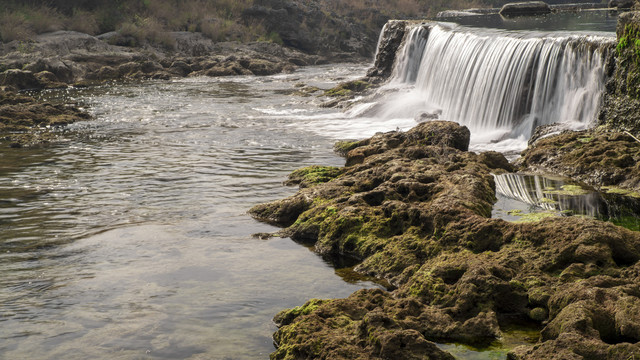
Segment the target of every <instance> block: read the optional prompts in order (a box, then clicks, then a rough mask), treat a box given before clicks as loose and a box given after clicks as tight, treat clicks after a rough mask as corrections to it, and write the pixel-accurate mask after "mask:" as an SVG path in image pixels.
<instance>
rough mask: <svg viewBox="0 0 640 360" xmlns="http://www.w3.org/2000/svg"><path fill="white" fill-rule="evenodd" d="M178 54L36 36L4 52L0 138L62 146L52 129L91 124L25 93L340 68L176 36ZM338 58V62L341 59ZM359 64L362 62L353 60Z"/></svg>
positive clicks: (273, 47)
mask: <svg viewBox="0 0 640 360" xmlns="http://www.w3.org/2000/svg"><path fill="white" fill-rule="evenodd" d="M170 36H171V37H172V41H173V44H174V45H175V47H174V48H172V49H170V50H168V49H163V48H154V47H150V46H145V47H137V48H134V47H129V46H121V45H117V44H118V43H123V42H125V41H126V39H121V38H118V37H119V35H118V34H116V33H112V34H106V35H103V36H99V37H95V36H91V35H87V34H83V33H78V32H73V31H58V32H53V33H46V34H42V35H38V36H36V37H35V38H34V40H33V41H29V42H21V41H13V42H10V43H6V44H2V45H1V47H0V138H2V139H4V140H7V141H8V142H9V144H10V145H11V146H14V147H22V146H32V145H36V144H45V143H49V142H52V141H56V139H57V138H58V136H57V135H56V134H54V132H53V131H52V129H55V128H57V127H60V126H61V125H63V124H69V123H71V122H75V121H79V120H83V119H87V118H88V115H87V114H86V113H84V112H83V111H81V110H79V109H77V108H75V107H74V106H73V105H52V104H47V103H39V102H38V101H36V100H35V99H34V98H32V97H29V96H26V95H17V92H18V91H23V90H44V89H53V88H65V87H68V86H86V85H94V84H100V83H103V82H105V81H112V80H125V79H170V78H172V77H186V76H231V75H270V74H276V73H280V72H288V71H293V70H294V69H295V68H296V67H298V66H305V65H312V64H321V63H326V62H327V61H329V60H336V59H337V58H336V57H334V56H333V55H329V54H327V55H326V56H320V55H309V54H306V53H303V52H300V51H297V50H294V49H291V48H288V47H285V46H282V45H278V44H276V43H272V42H254V43H248V44H241V43H237V42H214V41H212V40H211V39H208V38H205V37H204V36H202V34H200V33H189V32H174V33H170ZM338 58H339V57H338ZM354 59H355V60H358V59H359V58H358V57H355V58H354Z"/></svg>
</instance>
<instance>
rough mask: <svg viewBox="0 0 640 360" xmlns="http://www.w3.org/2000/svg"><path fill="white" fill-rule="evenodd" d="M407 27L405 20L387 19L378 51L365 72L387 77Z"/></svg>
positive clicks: (368, 74)
mask: <svg viewBox="0 0 640 360" xmlns="http://www.w3.org/2000/svg"><path fill="white" fill-rule="evenodd" d="M406 28H407V22H406V21H401V20H394V21H389V22H388V23H387V24H386V25H385V27H384V28H383V32H382V34H381V37H382V38H381V40H380V44H379V45H378V53H377V54H376V58H375V63H374V64H373V67H372V68H371V69H369V71H368V72H367V76H369V77H380V78H385V79H386V78H387V77H389V75H391V72H392V71H393V63H394V61H395V59H396V55H397V53H398V48H399V47H400V44H402V39H403V37H404V34H405V31H406Z"/></svg>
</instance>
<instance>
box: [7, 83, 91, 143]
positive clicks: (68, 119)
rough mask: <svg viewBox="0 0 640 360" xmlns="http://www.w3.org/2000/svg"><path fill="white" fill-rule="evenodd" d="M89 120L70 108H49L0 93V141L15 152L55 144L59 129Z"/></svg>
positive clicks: (53, 106) (47, 104) (57, 106)
mask: <svg viewBox="0 0 640 360" xmlns="http://www.w3.org/2000/svg"><path fill="white" fill-rule="evenodd" d="M90 117H91V116H90V115H89V114H88V113H87V112H85V111H83V110H81V109H79V108H77V107H75V106H73V105H65V104H50V103H46V102H41V101H38V100H36V99H34V98H33V97H31V96H27V95H19V94H16V93H13V92H7V91H0V140H2V141H3V142H6V143H7V144H8V145H9V146H11V147H14V148H18V147H25V146H34V145H43V144H48V143H51V142H56V141H58V140H59V133H58V132H57V130H58V129H59V128H60V127H62V126H64V125H68V124H71V123H74V122H76V121H82V120H87V119H89V118H90Z"/></svg>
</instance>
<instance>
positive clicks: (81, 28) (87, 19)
mask: <svg viewBox="0 0 640 360" xmlns="http://www.w3.org/2000/svg"><path fill="white" fill-rule="evenodd" d="M66 24H67V26H66V28H67V29H68V30H73V31H78V32H83V33H86V34H90V35H96V34H98V32H99V31H100V26H99V25H98V20H97V18H96V15H95V14H92V13H90V12H88V11H84V10H75V11H74V12H73V15H71V17H69V19H68V20H67V22H66Z"/></svg>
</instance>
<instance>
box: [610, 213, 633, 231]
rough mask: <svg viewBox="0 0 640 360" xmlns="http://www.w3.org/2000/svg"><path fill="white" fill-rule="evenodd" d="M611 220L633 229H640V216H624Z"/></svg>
mask: <svg viewBox="0 0 640 360" xmlns="http://www.w3.org/2000/svg"><path fill="white" fill-rule="evenodd" d="M609 221H611V222H612V223H614V224H616V225H618V226H622V227H624V228H627V229H629V230H632V231H640V218H638V217H636V216H622V217H619V218H614V219H610V220H609Z"/></svg>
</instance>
